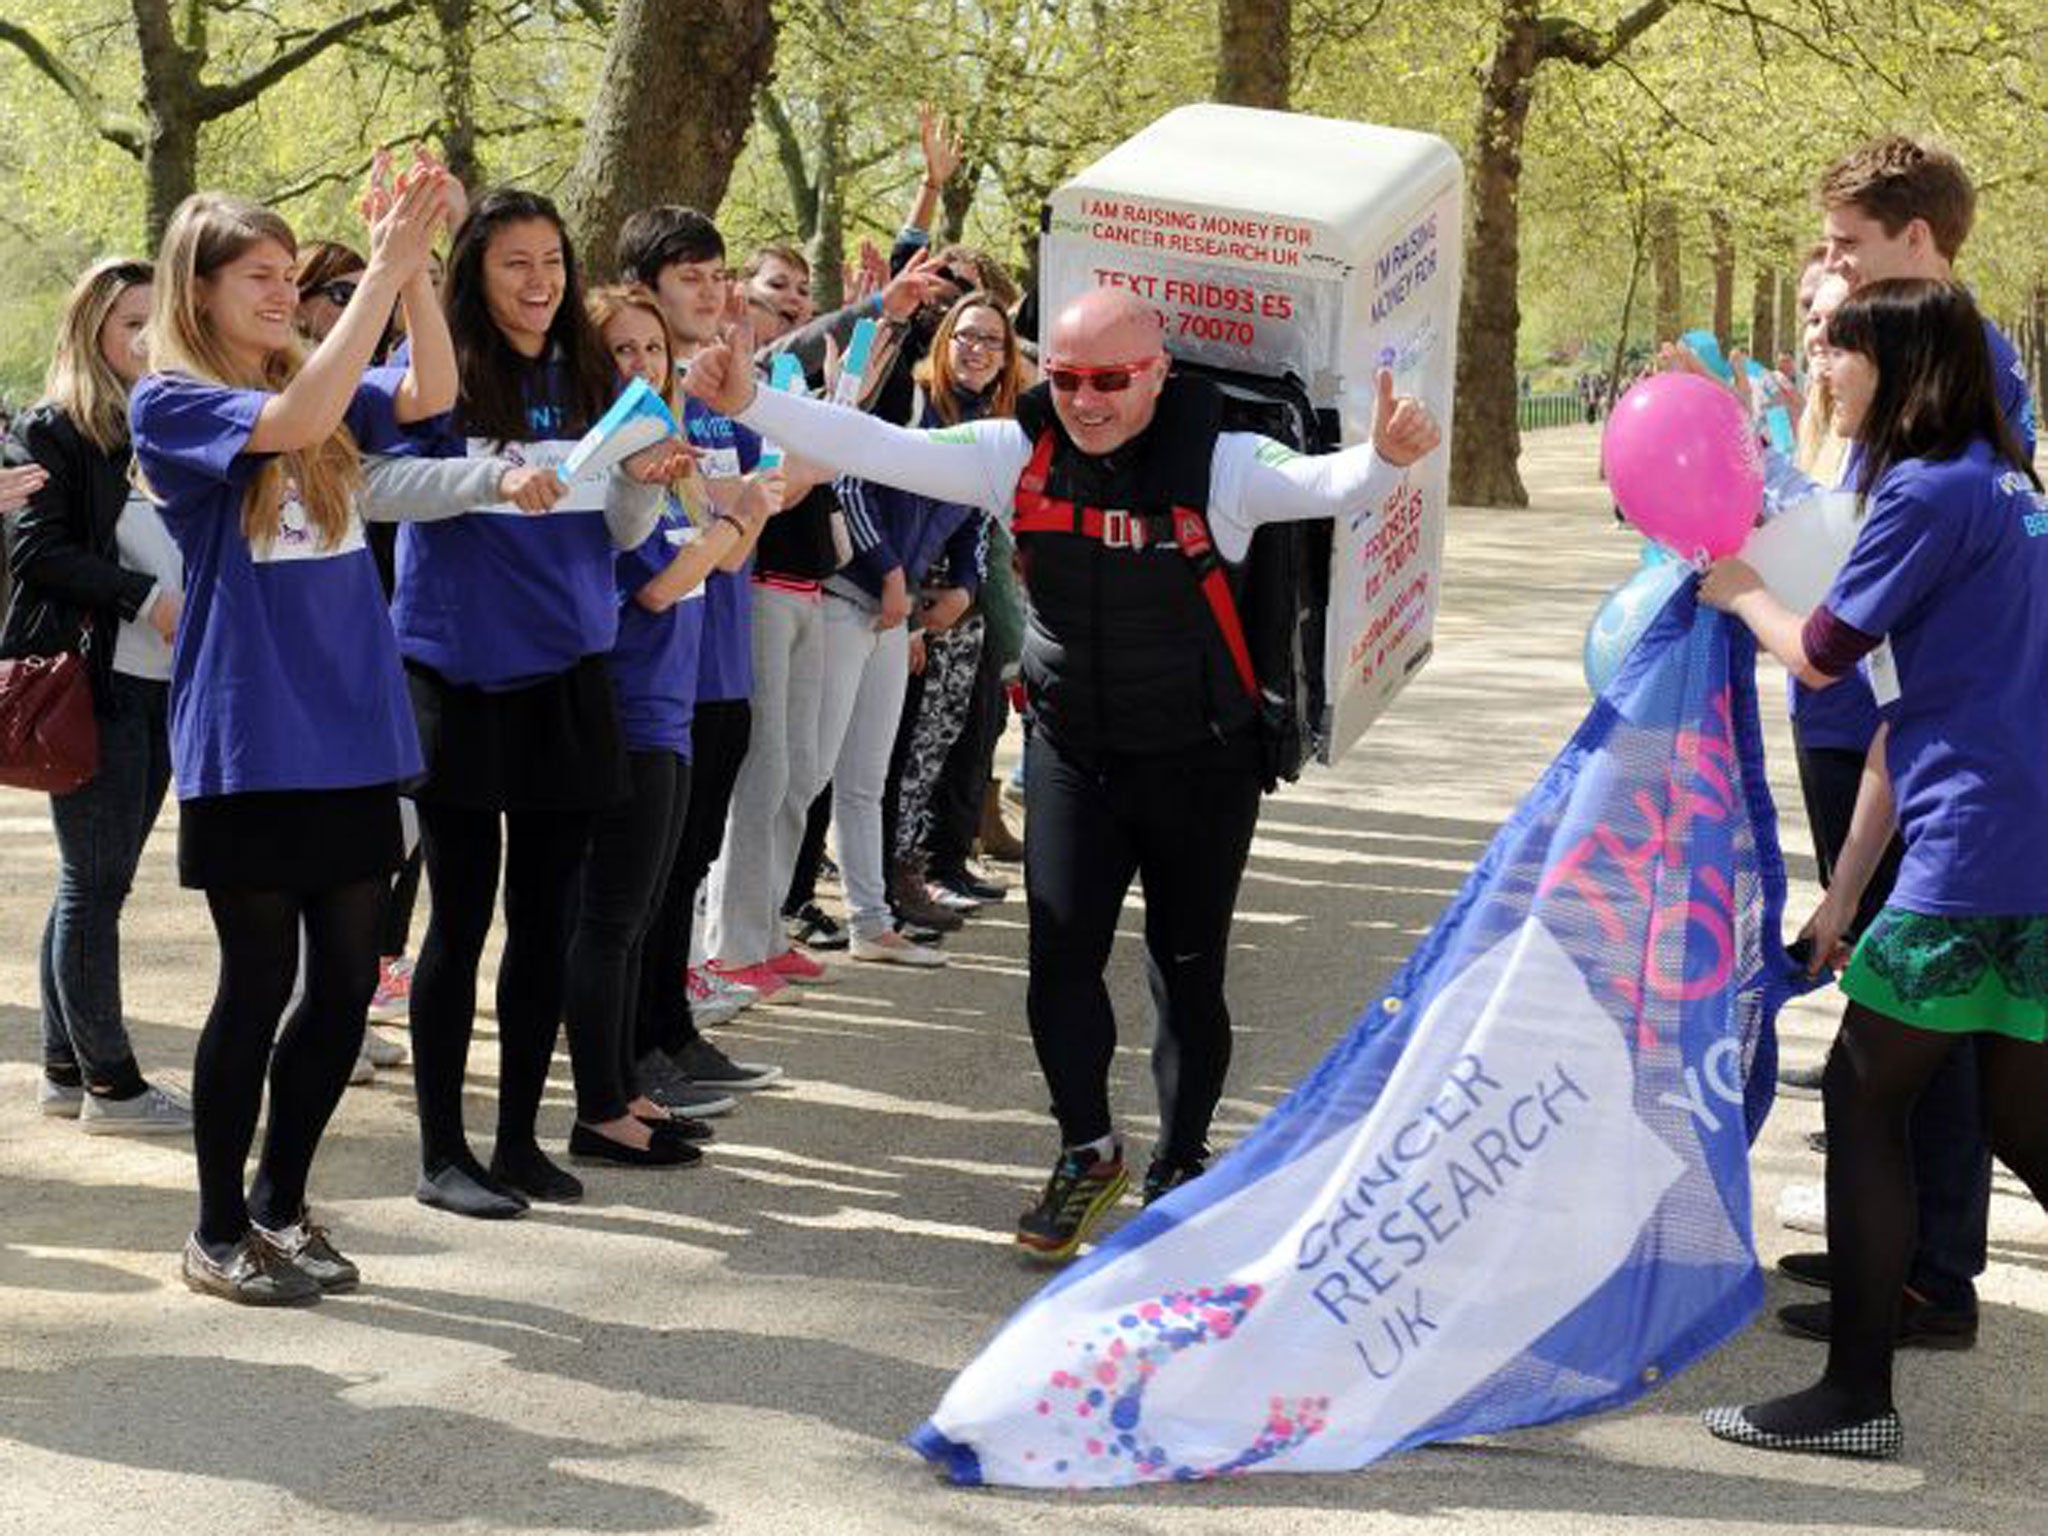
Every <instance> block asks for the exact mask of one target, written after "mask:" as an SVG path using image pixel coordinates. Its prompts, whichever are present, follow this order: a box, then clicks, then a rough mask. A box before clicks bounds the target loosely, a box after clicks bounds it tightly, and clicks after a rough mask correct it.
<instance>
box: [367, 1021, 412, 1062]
mask: <svg viewBox="0 0 2048 1536" xmlns="http://www.w3.org/2000/svg"><path fill="white" fill-rule="evenodd" d="M363 1054H364V1055H365V1056H367V1057H369V1058H370V1065H371V1066H373V1067H402V1066H404V1065H405V1057H406V1050H405V1044H404V1042H403V1041H399V1040H394V1039H392V1038H391V1037H390V1036H389V1035H385V1034H380V1033H378V1032H377V1031H376V1030H374V1029H365V1030H364V1031H363Z"/></svg>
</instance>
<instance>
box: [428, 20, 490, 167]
mask: <svg viewBox="0 0 2048 1536" xmlns="http://www.w3.org/2000/svg"><path fill="white" fill-rule="evenodd" d="M433 3H434V25H435V27H436V28H438V29H439V31H440V34H441V61H440V68H439V70H438V71H436V74H437V76H438V79H439V83H440V87H441V156H442V158H443V159H444V160H445V161H446V162H447V164H448V169H449V170H450V171H451V172H453V173H454V175H455V179H456V180H457V181H459V182H461V183H462V184H463V185H464V186H465V187H468V188H470V189H472V190H474V189H475V188H477V187H478V186H481V185H482V183H483V179H484V168H483V162H482V160H481V159H480V158H479V157H478V155H477V148H476V39H475V38H474V37H473V36H472V34H471V32H470V28H471V26H472V24H473V23H474V21H475V19H476V3H475V0H433Z"/></svg>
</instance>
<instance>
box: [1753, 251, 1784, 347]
mask: <svg viewBox="0 0 2048 1536" xmlns="http://www.w3.org/2000/svg"><path fill="white" fill-rule="evenodd" d="M1755 282H1756V286H1755V287H1754V288H1753V289H1751V291H1750V297H1749V354H1750V356H1752V357H1757V358H1765V357H1776V356H1777V355H1778V279H1777V275H1776V274H1775V273H1773V272H1772V271H1771V269H1770V268H1769V267H1766V266H1759V267H1758V268H1757V269H1756V279H1755Z"/></svg>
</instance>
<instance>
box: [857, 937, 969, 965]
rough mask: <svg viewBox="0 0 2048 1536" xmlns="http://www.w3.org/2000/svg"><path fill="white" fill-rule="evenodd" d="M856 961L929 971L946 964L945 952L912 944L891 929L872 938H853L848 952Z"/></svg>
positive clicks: (928, 946)
mask: <svg viewBox="0 0 2048 1536" xmlns="http://www.w3.org/2000/svg"><path fill="white" fill-rule="evenodd" d="M848 952H849V953H850V954H851V955H852V956H853V958H854V959H856V960H869V961H873V962H875V963H877V964H880V965H914V966H922V967H924V968H926V969H931V968H933V967H935V966H941V965H944V964H945V963H946V952H945V951H944V950H943V949H935V948H933V947H932V946H931V945H929V944H913V943H912V942H911V941H910V940H908V939H906V938H905V937H903V935H902V934H900V933H898V932H897V931H896V930H895V929H893V928H885V929H883V930H882V931H881V932H880V933H878V934H876V935H874V937H872V938H863V937H862V936H861V935H860V934H857V933H856V934H855V935H854V936H853V944H852V946H851V947H850V949H849V951H848Z"/></svg>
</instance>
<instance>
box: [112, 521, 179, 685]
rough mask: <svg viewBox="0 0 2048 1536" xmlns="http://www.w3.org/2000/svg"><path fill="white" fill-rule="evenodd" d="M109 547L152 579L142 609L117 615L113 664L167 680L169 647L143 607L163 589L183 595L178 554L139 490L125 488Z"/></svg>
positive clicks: (147, 607)
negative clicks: (118, 626) (132, 614)
mask: <svg viewBox="0 0 2048 1536" xmlns="http://www.w3.org/2000/svg"><path fill="white" fill-rule="evenodd" d="M114 548H115V551H116V552H117V553H118V554H119V556H120V559H121V565H122V567H123V568H124V569H126V570H131V571H140V572H141V573H142V574H143V575H145V576H150V577H153V578H155V580H156V590H155V591H153V592H151V593H150V594H149V597H148V599H147V600H146V601H144V603H143V605H142V611H141V612H139V613H138V614H136V616H135V617H134V618H132V619H123V620H122V621H121V629H120V633H119V634H118V635H117V636H116V637H115V640H114V670H115V671H116V672H120V673H124V674H126V675H127V676H129V677H141V678H147V679H149V680H150V681H152V682H159V683H167V682H169V681H170V680H171V647H170V643H169V642H168V641H166V640H165V639H164V637H163V636H162V635H160V634H158V633H157V631H156V626H155V625H154V624H152V623H150V622H149V611H150V609H151V608H153V607H154V606H155V605H156V600H157V598H158V597H160V596H161V595H162V594H164V593H166V592H174V593H177V594H179V595H180V596H183V594H184V590H185V561H184V557H183V556H181V555H180V554H179V553H178V546H177V545H176V544H175V543H173V542H172V541H171V531H170V529H168V528H166V527H165V526H164V520H163V518H162V516H161V515H159V514H158V512H157V510H156V506H155V504H154V503H153V502H151V501H150V499H149V498H148V497H147V496H143V495H141V494H139V493H137V494H131V495H130V496H129V498H128V501H127V504H126V505H125V506H123V507H122V508H121V517H120V521H118V522H117V523H115V524H114Z"/></svg>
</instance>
